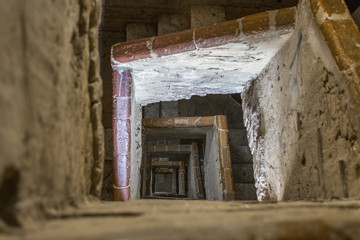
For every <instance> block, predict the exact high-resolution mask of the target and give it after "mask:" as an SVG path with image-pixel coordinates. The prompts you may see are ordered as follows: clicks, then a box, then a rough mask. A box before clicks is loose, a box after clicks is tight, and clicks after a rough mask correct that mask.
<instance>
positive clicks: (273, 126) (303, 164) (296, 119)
mask: <svg viewBox="0 0 360 240" xmlns="http://www.w3.org/2000/svg"><path fill="white" fill-rule="evenodd" d="M310 3H311V5H310ZM333 4H335V5H334V7H330V6H331V5H333ZM331 5H329V4H328V3H327V1H323V0H321V1H315V0H313V1H310V2H309V1H301V2H300V4H299V5H298V14H297V15H298V20H297V24H296V29H295V32H294V34H293V36H292V37H291V39H290V40H289V42H288V43H287V44H285V45H284V47H283V48H282V50H281V51H280V52H279V53H278V55H277V56H276V57H275V58H274V59H273V61H271V63H270V64H269V66H268V67H267V68H265V69H264V70H263V72H262V74H261V75H260V76H259V77H258V78H257V79H255V80H254V81H253V82H252V83H251V84H249V87H248V88H247V89H246V91H245V92H244V93H243V94H242V98H243V100H244V102H243V108H244V121H245V125H246V126H247V130H248V138H249V143H250V146H251V150H252V153H253V155H254V167H255V179H256V187H257V195H258V199H259V200H309V199H343V198H359V197H360V194H359V191H358V190H359V187H360V181H359V180H360V159H359V139H358V136H359V116H360V115H359V114H360V110H359V99H360V98H359V91H358V90H359V87H358V82H359V70H358V69H359V56H360V55H359V50H358V46H357V45H356V44H359V43H360V34H359V32H358V30H357V28H356V26H355V24H354V22H353V21H352V20H351V16H350V14H349V12H348V10H347V9H346V6H345V5H344V2H343V1H335V2H334V1H332V3H331ZM331 11H335V12H331ZM313 14H314V15H315V18H314V15H313ZM332 14H338V15H340V16H341V17H337V18H336V20H328V19H331V15H332ZM326 15H327V18H326ZM339 23H341V24H339ZM356 69H357V72H356Z"/></svg>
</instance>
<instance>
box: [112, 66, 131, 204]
mask: <svg viewBox="0 0 360 240" xmlns="http://www.w3.org/2000/svg"><path fill="white" fill-rule="evenodd" d="M131 84H132V75H131V71H130V70H114V71H113V119H112V125H113V143H114V155H113V169H114V184H113V190H114V201H123V202H125V201H128V200H129V199H130V167H131V156H130V152H131Z"/></svg>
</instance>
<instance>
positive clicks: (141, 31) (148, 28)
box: [126, 23, 157, 41]
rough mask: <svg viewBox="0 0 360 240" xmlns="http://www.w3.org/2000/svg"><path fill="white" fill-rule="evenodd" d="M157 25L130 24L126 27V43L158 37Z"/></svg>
mask: <svg viewBox="0 0 360 240" xmlns="http://www.w3.org/2000/svg"><path fill="white" fill-rule="evenodd" d="M156 35H157V32H156V25H154V24H142V23H128V24H127V25H126V41H131V40H135V39H140V38H146V37H152V36H156Z"/></svg>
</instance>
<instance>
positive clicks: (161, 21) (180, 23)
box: [158, 14, 190, 35]
mask: <svg viewBox="0 0 360 240" xmlns="http://www.w3.org/2000/svg"><path fill="white" fill-rule="evenodd" d="M189 28H190V16H189V15H186V14H162V15H160V16H159V18H158V35H164V34H167V33H172V32H179V31H182V30H186V29H189Z"/></svg>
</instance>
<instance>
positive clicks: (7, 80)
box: [0, 0, 103, 225]
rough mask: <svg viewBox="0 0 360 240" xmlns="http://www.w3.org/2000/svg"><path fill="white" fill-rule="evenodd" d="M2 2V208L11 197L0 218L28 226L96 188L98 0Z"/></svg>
mask: <svg viewBox="0 0 360 240" xmlns="http://www.w3.org/2000/svg"><path fill="white" fill-rule="evenodd" d="M2 5H3V7H1V9H0V26H1V29H2V34H3V36H2V37H1V40H0V49H1V54H0V62H1V64H0V72H1V73H2V74H3V77H2V80H1V81H0V110H1V112H2V114H1V117H0V118H1V125H0V143H1V144H0V155H1V156H0V162H1V164H0V181H1V182H0V186H3V185H2V184H4V183H3V182H2V181H4V179H5V180H6V179H8V180H7V181H9V182H12V186H13V188H12V189H7V188H4V187H0V206H4V205H3V204H6V203H7V201H8V199H11V201H12V206H14V208H13V209H12V215H11V216H10V217H9V215H3V214H2V210H1V209H0V212H1V213H0V218H1V219H2V221H4V222H5V223H8V224H11V225H28V224H33V222H34V219H38V217H39V216H41V214H42V213H43V211H46V210H47V209H49V208H62V207H64V206H67V205H68V204H70V203H71V204H77V203H80V202H82V201H84V200H85V199H86V198H87V197H88V195H89V193H90V190H91V188H92V186H93V187H94V186H99V185H98V183H99V176H100V175H101V173H102V169H101V164H102V161H103V159H102V150H101V149H102V147H103V140H102V134H101V133H100V132H101V131H100V130H101V128H102V124H101V118H100V117H101V105H96V109H94V113H95V112H96V114H94V117H92V116H91V115H92V114H91V100H92V101H93V102H94V101H95V100H96V101H97V100H98V99H99V97H100V95H101V94H100V92H101V79H100V78H98V77H99V72H98V71H99V68H98V67H96V66H98V62H99V59H98V55H97V45H98V44H97V36H96V35H95V37H94V33H97V25H98V22H99V19H100V16H99V13H100V1H98V0H91V1H90V0H89V1H55V2H54V1H46V0H43V1H31V2H30V1H25V2H24V1H17V0H14V1H11V2H8V3H6V4H2ZM94 79H97V83H98V84H97V85H96V86H95V85H91V87H90V85H89V83H90V82H93V81H94ZM90 92H91V93H90ZM89 94H90V95H91V100H90V97H89ZM99 112H100V116H99ZM95 175H96V177H92V176H95ZM92 179H94V180H95V182H92ZM100 179H101V177H100ZM100 181H101V180H100ZM94 189H96V187H94ZM96 192H97V190H95V191H93V193H94V194H97V193H96ZM9 208H11V205H10V206H9Z"/></svg>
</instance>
